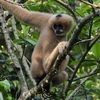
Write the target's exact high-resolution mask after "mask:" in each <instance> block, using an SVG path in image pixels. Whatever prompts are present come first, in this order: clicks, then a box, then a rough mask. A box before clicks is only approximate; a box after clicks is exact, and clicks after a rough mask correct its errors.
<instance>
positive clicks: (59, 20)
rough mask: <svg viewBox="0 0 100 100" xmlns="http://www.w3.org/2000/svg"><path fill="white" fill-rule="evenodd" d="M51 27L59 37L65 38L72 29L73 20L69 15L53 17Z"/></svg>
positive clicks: (50, 22) (50, 21)
mask: <svg viewBox="0 0 100 100" xmlns="http://www.w3.org/2000/svg"><path fill="white" fill-rule="evenodd" d="M48 22H49V26H50V28H51V29H52V30H53V31H54V33H55V34H56V35H57V36H65V35H66V33H68V32H69V30H70V29H71V27H72V24H73V20H72V18H71V17H70V16H69V15H65V14H62V15H61V14H59V15H53V16H52V17H51V18H50V19H49V21H48Z"/></svg>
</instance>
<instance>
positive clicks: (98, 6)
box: [79, 0, 100, 8]
mask: <svg viewBox="0 0 100 100" xmlns="http://www.w3.org/2000/svg"><path fill="white" fill-rule="evenodd" d="M79 1H81V2H83V3H84V4H87V5H89V6H92V7H93V8H100V4H97V5H96V4H92V3H90V2H88V1H85V0H79Z"/></svg>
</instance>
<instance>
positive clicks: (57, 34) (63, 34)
mask: <svg viewBox="0 0 100 100" xmlns="http://www.w3.org/2000/svg"><path fill="white" fill-rule="evenodd" d="M56 36H65V33H64V32H62V33H56Z"/></svg>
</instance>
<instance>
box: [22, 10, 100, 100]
mask: <svg viewBox="0 0 100 100" xmlns="http://www.w3.org/2000/svg"><path fill="white" fill-rule="evenodd" d="M97 16H100V10H98V11H96V12H95V14H91V15H89V16H87V17H85V18H83V19H82V20H81V21H80V22H79V23H78V25H77V26H76V29H75V30H74V32H73V35H72V37H71V38H70V40H69V45H68V47H67V50H65V51H66V52H64V54H63V55H59V56H58V57H57V59H56V61H55V63H54V65H53V66H51V70H50V72H49V73H48V74H47V75H46V77H45V78H44V79H43V80H42V81H41V82H40V84H39V85H38V86H37V87H35V88H32V89H31V90H29V91H28V92H26V93H25V94H23V97H24V100H28V98H29V97H31V96H33V97H34V96H35V95H36V94H37V93H40V92H42V89H45V87H46V86H47V85H48V83H49V82H50V81H51V79H52V77H53V76H54V75H55V74H57V72H58V66H59V65H60V64H61V62H62V61H63V60H64V59H65V58H66V55H67V53H68V52H70V50H71V49H72V48H73V46H74V44H75V43H76V41H77V39H78V36H79V34H80V33H81V30H82V28H83V27H84V25H86V24H87V23H88V22H89V21H91V20H92V19H94V18H95V17H97ZM92 45H93V44H92ZM91 47H92V46H91V45H90V48H89V49H88V50H86V52H85V53H84V55H83V57H82V58H81V60H80V63H79V64H78V65H77V67H76V70H75V72H74V73H73V75H72V77H71V79H70V82H69V83H68V86H67V88H66V91H65V93H66V94H67V92H68V90H69V87H70V85H71V82H72V81H73V78H74V76H75V74H76V72H77V70H78V68H79V67H80V65H81V63H82V62H83V60H84V58H85V56H86V54H87V52H88V51H89V50H90V49H91Z"/></svg>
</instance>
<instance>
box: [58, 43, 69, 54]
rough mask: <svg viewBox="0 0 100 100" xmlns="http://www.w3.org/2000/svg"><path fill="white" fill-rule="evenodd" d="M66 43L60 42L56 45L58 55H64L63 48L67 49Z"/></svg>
mask: <svg viewBox="0 0 100 100" xmlns="http://www.w3.org/2000/svg"><path fill="white" fill-rule="evenodd" d="M68 44H69V43H68V42H66V41H64V42H60V43H59V44H58V46H57V47H58V51H59V53H60V54H63V53H64V50H66V49H65V48H67V47H68Z"/></svg>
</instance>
